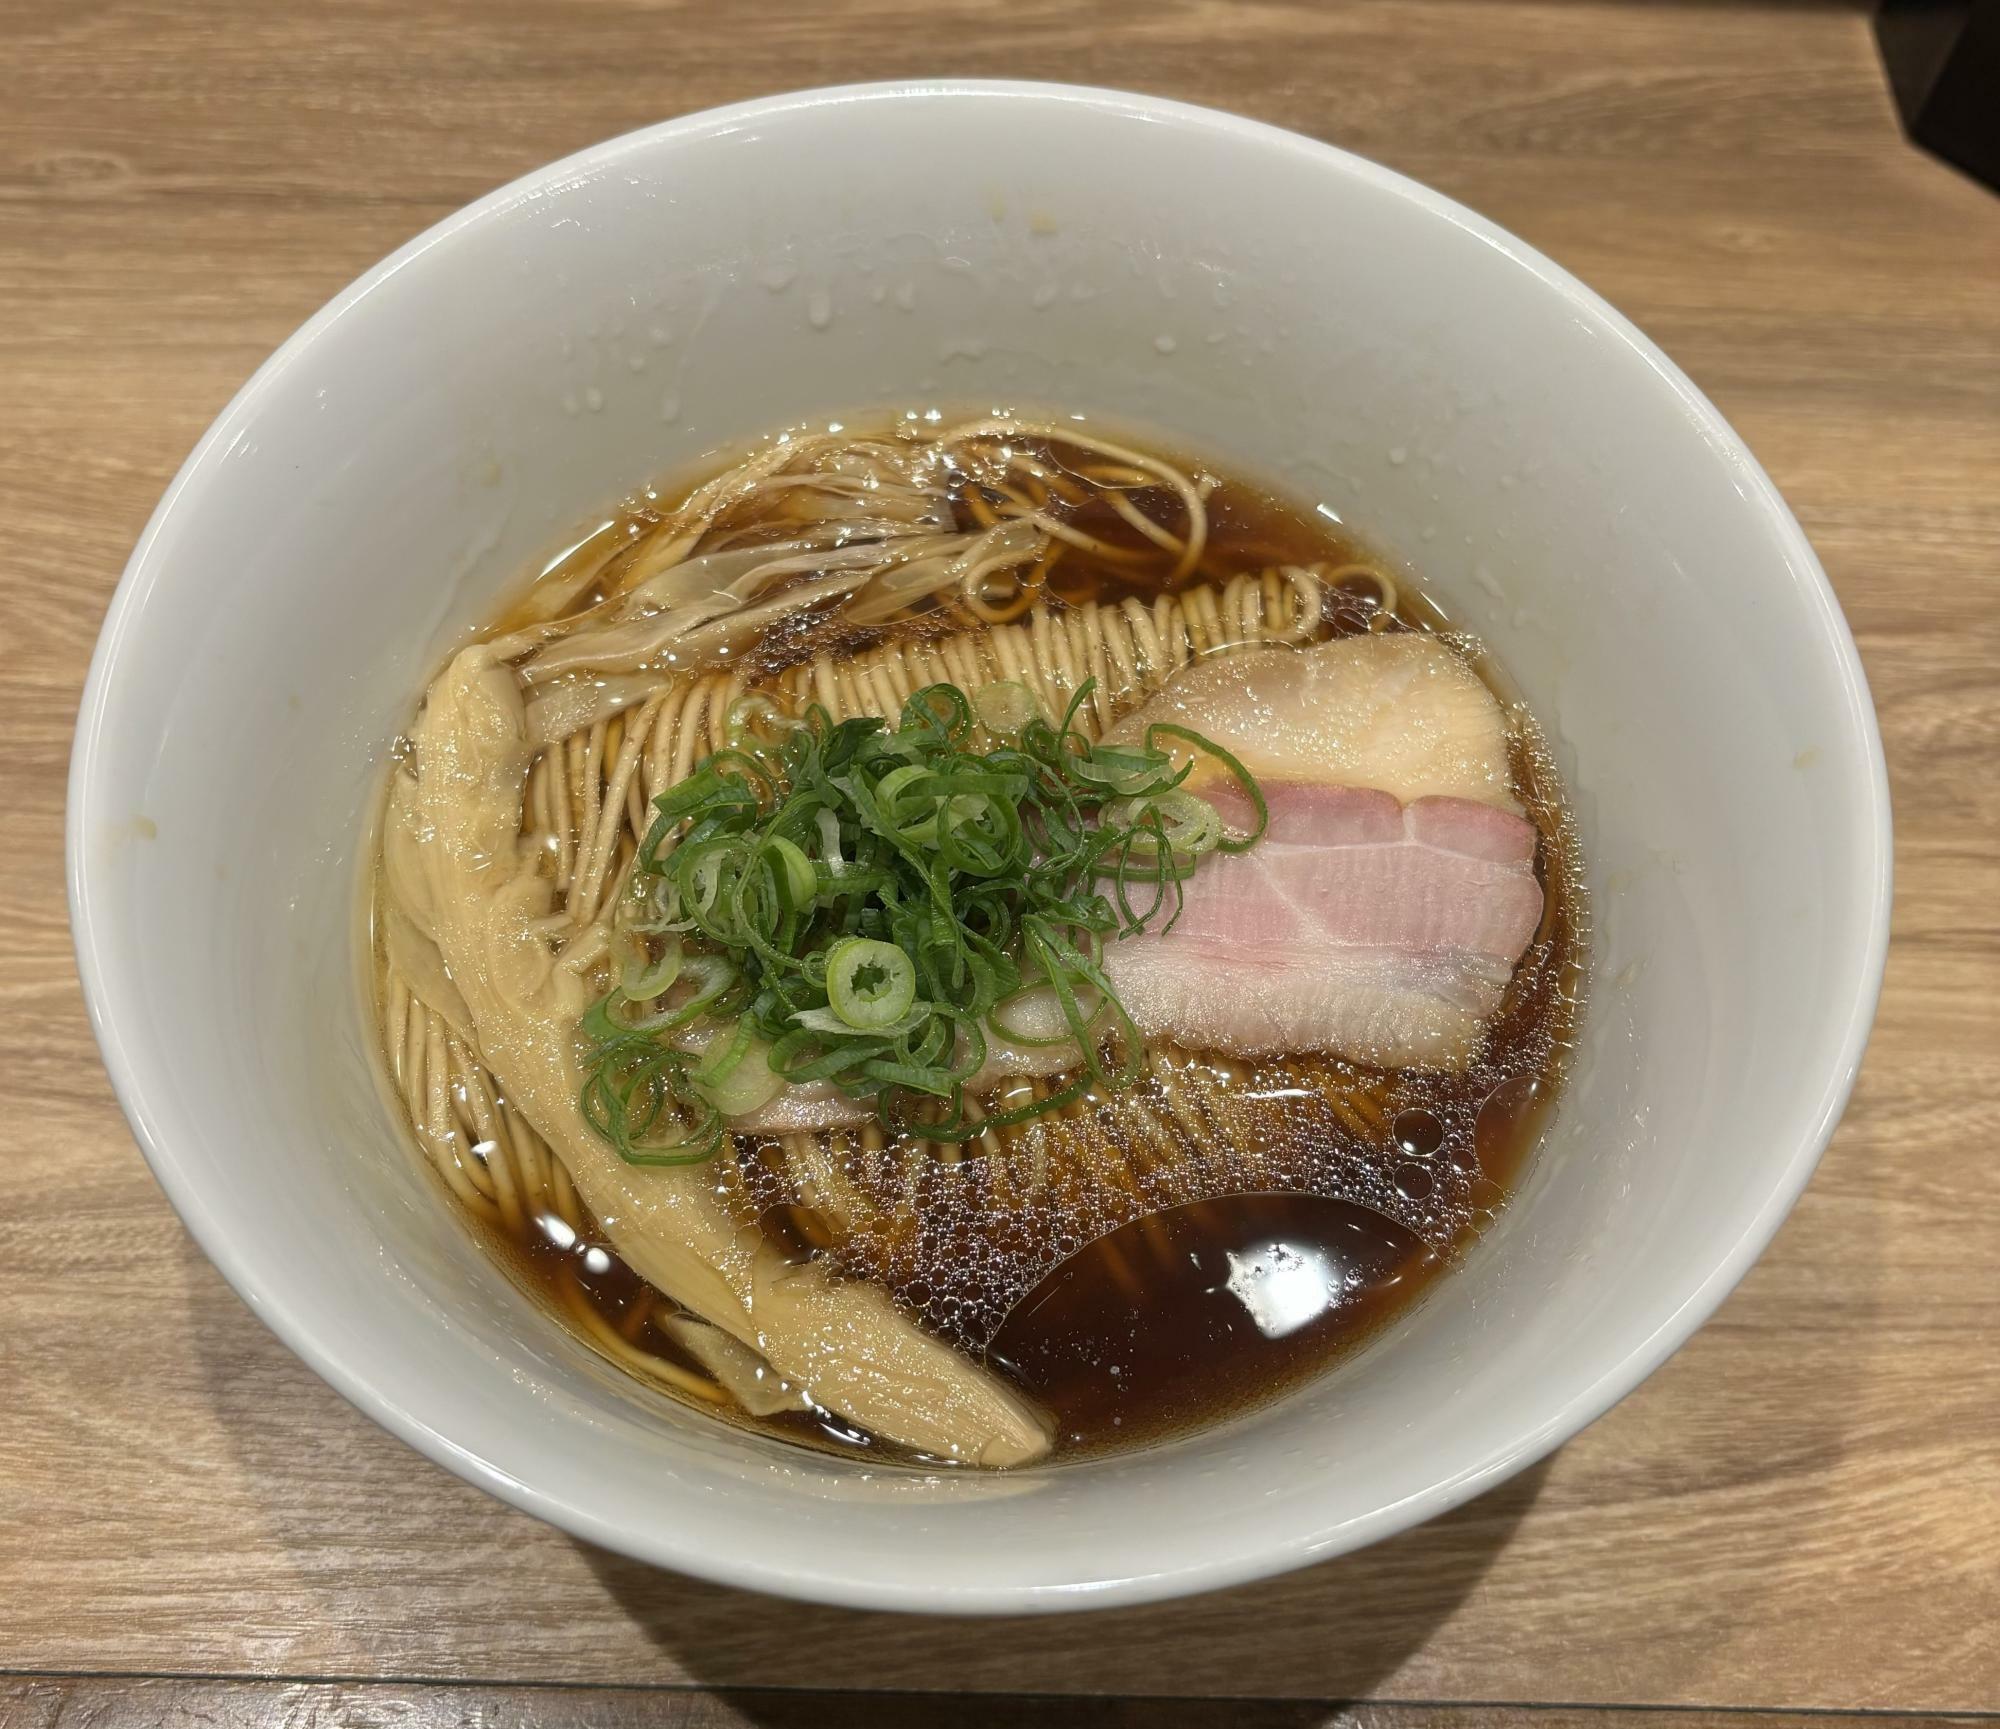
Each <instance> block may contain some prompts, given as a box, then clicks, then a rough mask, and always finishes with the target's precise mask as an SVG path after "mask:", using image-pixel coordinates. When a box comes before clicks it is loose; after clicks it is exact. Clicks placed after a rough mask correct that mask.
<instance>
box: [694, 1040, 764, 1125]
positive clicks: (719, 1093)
mask: <svg viewBox="0 0 2000 1729" xmlns="http://www.w3.org/2000/svg"><path fill="white" fill-rule="evenodd" d="M770 1053H771V1047H770V1046H769V1045H767V1044H765V1043H764V1041H763V1040H762V1039H760V1038H758V1037H757V1035H756V1033H755V1032H753V1031H752V1030H751V1026H750V1023H749V1021H748V1020H740V1021H738V1022H737V1023H736V1025H735V1026H734V1027H733V1028H731V1029H730V1030H729V1031H728V1032H726V1033H725V1034H724V1035H723V1036H722V1037H720V1038H718V1039H717V1040H716V1041H715V1043H714V1044H713V1045H711V1046H710V1047H709V1052H708V1055H707V1056H705V1057H704V1058H703V1059H702V1061H701V1062H700V1063H698V1064H697V1065H696V1066H695V1069H694V1072H693V1074H692V1076H691V1077H690V1078H691V1080H692V1081H693V1083H694V1085H695V1087H696V1088H697V1089H698V1090H699V1091H700V1093H701V1095H702V1097H703V1098H705V1099H707V1100H708V1102H709V1103H710V1104H712V1105H713V1106H714V1107H715V1108H716V1109H717V1110H718V1111H720V1112H721V1113H722V1114H723V1115H724V1116H725V1117H740V1116H743V1115H744V1114H745V1113H746V1112H749V1111H754V1110H758V1109H760V1108H761V1107H763V1106H765V1105H768V1104H769V1103H770V1102H771V1101H772V1100H773V1099H774V1098H776V1097H777V1096H778V1093H779V1090H780V1089H781V1088H782V1087H783V1086H784V1084H785V1083H784V1082H783V1081H782V1080H781V1079H780V1078H779V1077H778V1076H777V1075H775V1074H773V1073H772V1072H771V1062H770Z"/></svg>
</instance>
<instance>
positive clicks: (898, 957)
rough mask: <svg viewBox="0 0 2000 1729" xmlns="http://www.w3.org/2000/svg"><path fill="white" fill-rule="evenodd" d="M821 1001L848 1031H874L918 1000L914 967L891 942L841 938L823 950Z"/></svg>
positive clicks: (891, 1022)
mask: <svg viewBox="0 0 2000 1729" xmlns="http://www.w3.org/2000/svg"><path fill="white" fill-rule="evenodd" d="M826 1000H827V1006H828V1007H829V1008H831V1009H832V1010H833V1012H834V1013H835V1014H837V1015H838V1016H839V1017H840V1018H841V1019H842V1020H844V1021H845V1022H846V1023H847V1024H848V1025H849V1026H850V1027H853V1028H855V1029H856V1030H857V1031H860V1032H879V1031H880V1029H881V1028H883V1027H886V1026H890V1025H892V1024H893V1023H894V1022H896V1021H899V1020H901V1019H902V1018H903V1016H904V1015H905V1014H907V1013H908V1012H909V1007H910V1004H911V1003H913V1002H915V1001H916V1000H917V969H916V968H915V967H914V966H913V965H912V964H911V962H910V957H909V956H908V955H906V954H904V953H903V951H902V950H901V949H899V948H898V947H897V946H896V945H895V944H894V943H885V942H877V941H875V940H874V939H873V938H870V937H845V938H843V939H842V940H841V941H839V942H837V943H835V944H834V945H833V947H832V948H831V949H829V950H828V951H827V956H826Z"/></svg>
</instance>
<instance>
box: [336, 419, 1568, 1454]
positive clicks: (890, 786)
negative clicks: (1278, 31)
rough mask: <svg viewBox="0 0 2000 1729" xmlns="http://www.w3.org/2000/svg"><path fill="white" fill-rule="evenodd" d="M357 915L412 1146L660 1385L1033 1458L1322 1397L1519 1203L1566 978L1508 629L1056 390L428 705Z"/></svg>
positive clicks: (459, 662) (720, 507)
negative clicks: (1344, 1368)
mask: <svg viewBox="0 0 2000 1729" xmlns="http://www.w3.org/2000/svg"><path fill="white" fill-rule="evenodd" d="M389 782H390V784H389V791H388V797H387V805H386V810H385V813H384V817H383V822H382V848H381V854H380V861H379V870H378V873H377V879H376V893H375V896H374V902H373V918H372V921H371V927H370V941H371V943H372V953H373V959H374V963H375V978H376V983H377V989H378V996H379V1005H380V1011H381V1025H382V1029H383V1040H384V1049H385V1054H386V1057H387V1061H388V1065H389V1068H390V1071H391V1073H392V1074H393V1077H394V1082H395V1088H396V1091H397V1093H398V1095H399V1096H400V1098H401V1100H402V1102H403V1105H404V1108H405V1109H406V1111H407V1115H408V1119H409V1123H410V1125H411V1127H412V1129H413V1131H414V1134H415V1137H416V1139H417V1141H418V1142H419V1143H420V1145H421V1147H422V1150H423V1153H424V1155H425V1157H426V1159H427V1160H428V1162H429V1163H430V1164H431V1165H432V1167H433V1168H434V1169H435V1170H436V1172H437V1173H438V1175H439V1177H440V1178H441V1180H442V1182H443V1183H444V1185H445V1186H446V1187H447V1188H448V1189H449V1191H450V1193H451V1195H452V1196H453V1198H454V1200H455V1202H456V1204H457V1205H458V1206H460V1207H461V1208H462V1209H463V1210H464V1211H465V1212H466V1213H467V1214H468V1215H469V1216H470V1217H471V1218H472V1219H473V1220H474V1221H475V1222H476V1224H477V1226H478V1227H479V1228H480V1229H481V1230H482V1232H484V1233H485V1235H486V1237H487V1239H488V1241H490V1242H491V1243H492V1245H493V1246H494V1249H495V1252H496V1253H497V1254H499V1255H500V1256H501V1257H502V1258H503V1259H504V1260H505V1262H506V1264H507V1265H508V1267H509V1268H510V1270H511V1271H512V1272H514V1273H515V1275H516V1276H517V1277H519V1278H520V1279H521V1280H522V1281H523V1282H524V1283H526V1284H527V1285H528V1286H529V1288H530V1289H532V1290H533V1291H535V1292H536V1293H538V1294H539V1295H540V1296H542V1297H543V1298H545V1299H546V1300H547V1301H548V1302H549V1303H550V1304H551V1305H552V1306H553V1307H554V1308H555V1310H556V1311H557V1312H558V1313H559V1314H560V1315H561V1316H563V1317H564V1318H565V1319H566V1320H567V1321H568V1322H569V1324H570V1325H571V1326H572V1327H573V1328H574V1329H575V1331H576V1332H577V1333H578V1335H579V1336H580V1337H581V1338H582V1339H583V1340H584V1341H585V1342H586V1343H587V1344H589V1345H590V1346H591V1347H592V1348H593V1349H595V1350H596V1351H597V1352H598V1353H600V1354H601V1355H602V1356H603V1357H604V1358H605V1359H607V1360H608V1361H609V1362H610V1363H612V1364H614V1365H616V1366H617V1367H618V1369H620V1370H622V1371H624V1372H625V1373H626V1374H628V1375H629V1376H631V1377H633V1378H634V1379H635V1380H637V1381H639V1382H643V1383H645V1384H646V1385H647V1386H648V1387H650V1388H653V1389H657V1390H659V1391H661V1392H663V1393H665V1394H668V1395H670V1396H672V1397H674V1398H676V1399H679V1400H681V1401H684V1402H687V1403H690V1404H693V1405H696V1406H698V1407H700V1408H701V1409H703V1410H706V1411H710V1412H713V1413H714V1414H715V1415H717V1416H718V1417H722V1418H725V1419H727V1420H730V1421H734V1422H737V1423H741V1424H745V1425H749V1426H753V1427H755V1428H758V1429H760V1430H763V1431H764V1432H766V1433H769V1434H773V1435H777V1436H780V1437H783V1438H785V1439H789V1440H793V1441H799V1442H804V1443H807V1444H811V1445H816V1446H821V1447H830V1448H839V1449H846V1450H855V1451H859V1452H862V1453H866V1454H869V1455H873V1456H878V1457H882V1458H885V1459H889V1460H894V1461H907V1462H916V1463H933V1464H935V1463H949V1464H960V1465H973V1466H987V1467H995V1468H1006V1467H1021V1466H1027V1465H1032V1464H1035V1463H1037V1462H1039V1461H1042V1460H1045V1459H1048V1458H1051V1457H1058V1458H1059V1457H1064V1456H1070V1455H1075V1454H1080V1453H1085V1452H1089V1451H1092V1450H1096V1449H1102V1448H1105V1447H1110V1446H1119V1445H1132V1444H1139V1443H1142V1442H1147V1441H1152V1440H1158V1439H1161V1438H1163V1437H1167V1436H1170V1435H1172V1434H1175V1433H1178V1432H1181V1431H1183V1430H1185V1429H1187V1428H1189V1427H1191V1426H1194V1425H1198V1424H1200V1423H1203V1422H1206V1421H1211V1420H1214V1419H1217V1418H1220V1417H1223V1416H1227V1415H1229V1414H1231V1413H1234V1412H1238V1411H1241V1410H1244V1409H1246V1408H1248V1407H1250V1406H1252V1405H1254V1404H1256V1403H1257V1402H1259V1401H1261V1400H1264V1399H1268V1398H1270V1397H1271V1396H1273V1395H1274V1394H1276V1393H1277V1392H1280V1391H1282V1390H1283V1389H1285V1388H1287V1387H1290V1386H1293V1385H1296V1384H1297V1383H1298V1382H1299V1381H1301V1380H1302V1379H1304V1378H1306V1377H1308V1376H1311V1375H1313V1374H1316V1373H1318V1372H1320V1371H1322V1370H1324V1369H1326V1368H1327V1367H1328V1366H1329V1365H1330V1364H1331V1363H1333V1362H1334V1361H1336V1360H1337V1359H1338V1358H1340V1357H1341V1356H1342V1355H1343V1354H1345V1353H1347V1352H1350V1351H1351V1350H1353V1349H1354V1348H1355V1347H1356V1346H1357V1345H1358V1344H1359V1343H1360V1342H1362V1341H1363V1340H1365V1339H1366V1338H1367V1337H1368V1335H1369V1334H1370V1333H1372V1332H1373V1331H1375V1330H1377V1329H1379V1328H1380V1327H1381V1326H1382V1324H1383V1323H1384V1321H1385V1320H1387V1319H1388V1318H1390V1317H1392V1316H1393V1315H1395V1314H1396V1313H1398V1312H1399V1311H1400V1310H1401V1309H1402V1308H1403V1307H1404V1306H1405V1305H1407V1304H1408V1303H1409V1302H1411V1301H1412V1300H1413V1299H1414V1298H1415V1297H1416V1296H1417V1295H1418V1294H1419V1293H1420V1292H1421V1290H1422V1289H1423V1288H1424V1286H1425V1285H1426V1283H1427V1282H1428V1281H1429V1280H1430V1279H1431V1278H1433V1277H1434V1276H1436V1275H1437V1274H1438V1273H1440V1272H1441V1271H1442V1270H1443V1269H1445V1268H1447V1267H1448V1266H1449V1264H1450V1263H1451V1261H1452V1260H1453V1259H1454V1258H1455V1257H1456V1256H1457V1255H1458V1254H1459V1253H1460V1252H1461V1250H1462V1249H1463V1247H1464V1245H1465V1244H1466V1243H1467V1242H1468V1241H1469V1240H1470V1239H1471V1237H1472V1236H1474V1235H1475V1234H1476V1232H1477V1231H1478V1229H1479V1228H1480V1227H1481V1225H1482V1224H1483V1223H1484V1222H1485V1221H1486V1220H1487V1219H1489V1218H1490V1217H1491V1216H1492V1215H1493V1213H1494V1211H1495V1210H1496V1209H1497V1208H1498V1207H1499V1206H1500V1205H1501V1204H1502V1203H1503V1201H1504V1199H1505V1196H1506V1194H1507V1192H1508V1191H1509V1189H1510V1187H1511V1186H1512V1184H1513V1181H1514V1179H1515V1177H1516V1175H1517V1173H1518V1171H1519V1169H1520V1167H1521V1165H1522V1163H1523V1161H1524V1159H1525V1157H1526V1155H1527V1153H1528V1151H1529V1149H1530V1148H1531V1147H1532V1145H1533V1144H1534V1141H1535V1139H1536V1136H1537V1133H1538V1128H1539V1124H1540V1122H1541V1120H1542V1118H1543V1115H1544V1114H1545V1113H1546V1111H1547V1110H1548V1108H1549V1107H1550V1103H1551V1101H1552V1099H1553V1097H1554V1094H1555V1091H1556V1088H1557V1085H1558V1083H1559V1081H1560V1078H1561V1073H1562V1067H1563V1063H1564V1059H1565V1055H1566V1052H1567V1050H1568V1049H1569V1046H1570V1042H1571V1037H1572V1032H1573V1028H1574V1024H1575V1018H1576V1015H1577V1012H1578V1007H1579V1002H1580V996H1581V981H1582V978H1583V946H1584V941H1583V939H1584V908H1583V903H1582V899H1581V891H1580V888H1579V883H1578V878H1579V861H1578V858H1577V850H1576V843H1575V837H1574V833H1573V829H1572V826H1571V824H1570V821H1569V818H1568V814H1567V810H1566V806H1565V803H1564V800H1563V797H1562V794H1561V789H1560V787H1559V785H1558V783H1557V780H1556V777H1555V775H1554V773H1553V770H1552V768H1551V764H1550V761H1549V756H1548V752H1547V751H1546V749H1545V748H1544V746H1543V743H1542V739H1541V734H1540V733H1539V731H1538V730H1537V728H1536V726H1535V724H1534V722H1533V720H1532V718H1531V717H1530V716H1529V714H1528V713H1527V711H1526V709H1525V708H1524V706H1523V705H1522V704H1521V703H1520V702H1519V701H1517V700H1515V699H1514V698H1513V697H1512V695H1511V694H1510V692H1509V690H1508V687H1507V685H1506V683H1505V681H1504V679H1503V678H1502V677H1501V675H1500V672H1499V670H1498V669H1497V668H1496V667H1494V666H1493V664H1492V662H1491V659H1490V657H1489V656H1488V655H1487V654H1486V653H1485V651H1484V650H1483V649H1482V647H1481V646H1480V645H1479V644H1478V643H1477V642H1476V641H1474V640H1473V639H1471V638H1470V637H1468V636H1466V635H1465V634H1463V633H1461V632H1458V631H1456V630H1454V629H1453V628H1452V626H1451V622H1450V618H1449V614H1448V611H1447V610H1446V609H1445V608H1443V607H1441V606H1440V605H1439V604H1438V603H1437V602H1436V601H1435V600H1434V599H1433V598H1432V597H1431V596H1430V595H1428V594H1427V593H1426V592H1424V591H1423V590H1422V589H1420V588H1419V587H1418V586H1417V584H1416V583H1415V582H1414V581H1413V580H1411V579H1409V578H1408V577H1407V576H1405V575H1403V574H1400V573H1397V572H1394V571H1392V569H1391V567H1390V566H1389V565H1388V564H1387V563H1386V562H1385V561H1383V560H1382V559H1380V558H1377V557H1374V556H1371V555H1369V554H1368V553H1366V552H1365V551H1364V550H1363V549H1361V548H1360V547H1359V546H1357V545H1356V544H1354V543H1353V542H1351V541H1349V540H1347V539H1345V538H1344V537H1343V536H1342V535H1341V534H1340V533H1339V532H1338V531H1337V530H1336V529H1335V528H1334V527H1333V526H1332V524H1331V523H1329V522H1328V521H1327V520H1325V518H1324V517H1323V516H1321V515H1318V514H1314V513H1307V512H1303V511H1299V510H1296V509H1293V508H1291V507H1289V506H1287V505H1286V504H1284V503H1283V502H1281V501H1280V500H1278V499H1277V498H1275V497H1273V496H1272V495H1271V494H1269V493H1267V492H1265V491H1263V490H1261V489H1259V488H1257V487H1256V486H1254V485H1251V484H1247V483H1245V482H1244V481H1242V480H1240V479H1236V478H1232V477H1228V476H1225V475H1221V474H1218V473H1216V472H1214V471H1212V470H1211V469H1210V468H1209V467H1207V466H1206V465H1203V464H1199V463H1190V462H1182V461H1178V460H1173V459H1170V458H1168V457H1166V456H1163V455H1161V454H1159V453H1158V452H1157V451H1156V450H1155V449H1153V448H1151V447H1150V446H1147V447H1140V446H1134V445H1131V444H1128V443H1126V442H1122V441H1120V442H1114V441H1111V440H1109V439H1106V438H1103V437H1100V436H1099V435H1098V433H1097V432H1096V430H1095V429H1094V428H1091V427H1088V426H1086V425H1085V424H1084V423H1082V422H1081V421H1080V420H1077V419H1075V418H1065V419H1061V420H1048V421H1028V420H1015V419H1010V418H985V419H977V420H968V421H965V422H963V423H956V424H954V423H949V422H945V421H943V420H942V419H940V418H939V417H937V416H935V415H914V414H912V415H907V416H903V417H900V418H897V419H895V420H884V421H882V422H879V423H877V424H875V425H873V426H864V428H863V429H862V430H859V431H857V430H855V429H854V427H853V426H852V425H850V426H848V427H846V428H842V429H838V430H834V431H828V432H796V431H795V432H791V433H788V434H784V435H781V436H778V437H776V438H773V439H771V440H769V441H768V442H766V443H764V444H762V445H760V446H759V447H758V448H757V449H756V450H755V451H754V453H753V454H751V455H750V456H748V457H747V458H745V459H744V460H742V461H740V462H738V463H737V464H735V465H734V466H732V467H730V468H728V469H727V470H726V471H724V472H721V473H719V474H715V475H712V476H711V477H709V478H707V479H704V480H703V481H701V482H700V483H699V484H697V485H693V486H691V487H680V488H674V487H670V486H660V487H657V488H654V489H651V490H649V491H647V492H646V493H645V494H644V495H643V496H642V497H640V498H637V499H634V500H632V501H629V502H628V504H627V505H626V506H624V507H623V508H621V509H620V510H619V511H618V512H617V513H616V514H614V515H613V516H611V517H610V518H609V520H607V521H605V522H604V523H602V524H601V525H600V526H598V527H597V528H595V529H594V530H593V531H592V532H590V533H589V534H587V535H585V536H584V537H583V538H582V539H581V540H580V541H579V542H578V543H577V544H576V545H575V546H574V547H572V548H571V549H570V550H569V551H567V552H566V553H565V554H564V555H563V556H561V557H560V558H558V559H557V560H555V561H554V562H553V563H551V564H550V565H549V566H548V568H546V569H545V570H544V571H542V572H541V573H540V575H539V576H537V577H536V578H535V579H534V580H533V581H532V582H531V583H530V584H528V585H527V586H526V588H525V589H524V590H523V591H521V592H520V593H519V594H518V596H517V598H516V599H515V600H514V602H513V604H511V605H510V606H509V607H508V608H507V609H506V610H505V611H504V612H503V613H502V614H501V615H500V616H498V617H496V618H495V619H494V620H493V621H492V622H491V624H490V626H489V627H488V628H486V629H484V630H482V631H480V632H479V633H477V634H476V636H475V637H474V639H473V640H472V641H471V642H470V643H469V644H468V645H466V646H464V647H463V648H461V649H460V650H459V651H458V652H456V653H455V654H454V655H453V656H452V657H451V658H450V660H449V661H448V662H447V664H446V665H445V666H444V667H443V669H442V670H441V671H440V672H439V673H438V675H437V677H436V678H435V679H434V681H433V682H432V683H431V685H430V686H429V688H428V690H427V691H426V692H425V693H424V695H423V697H422V701H421V705H420V707H419V709H418V711H417V713H416V716H415V718H414V720H413V722H412V724H411V727H410V729H409V732H408V734H407V736H406V737H405V738H404V739H403V740H401V741H399V744H398V748H397V749H396V751H395V753H394V762H393V765H392V770H391V773H390V777H389Z"/></svg>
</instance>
